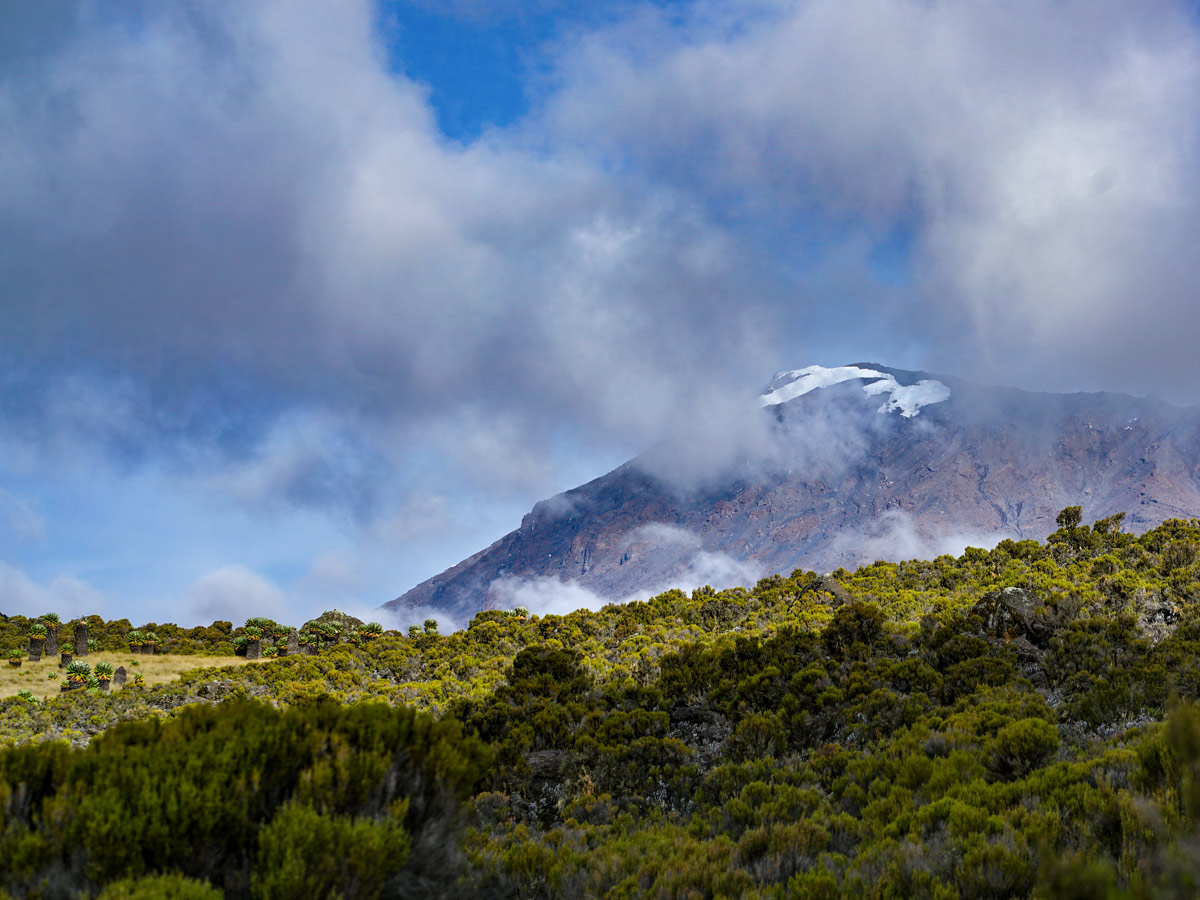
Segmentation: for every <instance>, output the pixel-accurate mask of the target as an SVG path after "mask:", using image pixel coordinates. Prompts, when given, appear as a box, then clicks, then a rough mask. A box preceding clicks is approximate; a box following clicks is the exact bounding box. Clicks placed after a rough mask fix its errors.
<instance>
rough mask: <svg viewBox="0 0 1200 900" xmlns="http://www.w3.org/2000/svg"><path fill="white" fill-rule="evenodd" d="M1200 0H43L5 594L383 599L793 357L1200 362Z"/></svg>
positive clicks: (372, 603) (1199, 393) (9, 133)
mask: <svg viewBox="0 0 1200 900" xmlns="http://www.w3.org/2000/svg"><path fill="white" fill-rule="evenodd" d="M1198 137H1200V34H1198V28H1197V18H1196V15H1195V5H1194V4H1192V3H1183V2H1168V0H1161V2H1159V0H1155V2H1149V3H1146V2H1137V3H1135V2H1111V3H1103V4H1096V3H1090V2H1082V0H1075V2H1064V3H1052V4H1051V3H1044V2H1042V3H1035V2H1018V3H1012V2H1000V0H982V2H974V3H936V4H930V3H926V2H923V0H794V2H792V0H754V2H742V3H737V2H721V0H690V2H689V0H679V2H672V3H660V4H649V3H636V2H628V3H625V2H622V3H606V4H588V5H586V6H584V5H580V4H570V3H565V2H558V0H540V2H523V3H518V2H515V0H446V2H435V0H416V2H404V0H393V2H389V3H386V4H383V5H378V4H376V3H373V2H370V0H343V2H334V0H314V2H312V3H307V4H303V5H296V4H292V3H286V2H283V0H239V2H233V0H216V2H184V0H181V2H177V3H173V4H169V5H168V4H158V3H149V2H138V0H123V2H111V0H110V2H104V3H101V2H98V0H61V2H53V3H44V4H7V5H5V6H4V7H3V9H2V10H0V292H2V293H0V612H5V613H13V612H22V613H40V612H43V611H45V610H48V609H55V610H56V611H59V612H60V613H62V614H68V615H73V614H79V613H87V612H101V613H103V614H105V615H110V616H127V617H129V618H131V619H134V620H136V621H139V622H145V621H157V622H162V621H169V620H174V621H178V622H184V623H191V622H198V621H210V620H211V619H212V618H215V617H222V618H233V619H242V618H245V617H247V616H249V615H252V614H256V613H260V612H261V613H263V614H268V615H275V616H277V617H279V618H283V619H286V620H289V621H299V620H301V619H302V618H305V617H307V616H309V615H312V614H315V613H319V612H320V611H321V610H323V609H326V608H330V607H332V606H338V607H340V608H343V609H352V610H356V611H359V612H369V611H370V610H371V609H373V608H374V607H376V606H377V605H378V604H380V603H383V602H385V601H387V600H389V599H391V598H392V597H394V596H396V595H398V594H400V593H402V592H403V591H405V590H407V589H408V588H409V587H411V586H413V585H414V584H415V583H417V582H418V581H421V580H423V579H425V578H427V577H429V576H430V575H433V574H436V573H437V572H439V571H440V570H442V569H443V568H445V567H447V566H449V565H451V564H453V563H455V562H457V561H459V560H460V559H462V558H464V557H466V556H468V555H469V554H471V553H473V552H475V551H476V550H478V549H480V548H481V547H483V546H485V545H486V544H488V543H490V542H491V541H493V540H495V539H496V538H498V537H499V536H500V535H502V534H503V533H505V532H506V531H508V530H510V529H512V528H514V527H515V526H516V525H517V524H518V523H519V521H520V517H521V516H522V515H523V514H524V513H525V512H527V511H528V510H529V508H530V507H531V506H532V505H533V503H534V502H536V501H537V500H540V499H543V498H545V497H548V496H551V495H553V494H554V493H557V492H559V491H561V490H564V489H567V488H569V487H572V486H574V485H576V484H578V483H580V482H582V481H585V480H588V479H590V478H592V477H596V476H597V475H599V474H602V473H603V472H605V471H607V470H608V469H610V468H612V467H613V466H615V465H618V464H619V463H621V462H623V461H624V460H625V459H627V458H629V457H630V456H632V455H634V454H636V453H638V452H640V451H641V450H642V449H644V448H646V447H649V446H651V445H653V444H654V443H655V442H657V441H659V440H661V439H662V438H663V437H664V436H665V435H672V436H675V437H681V438H682V440H681V445H682V446H686V447H693V448H702V449H703V454H698V455H697V458H696V459H695V460H684V461H683V463H685V465H684V468H686V469H688V470H689V471H691V470H693V469H694V470H696V471H702V470H703V469H704V468H705V467H706V466H708V467H711V466H713V465H719V463H720V461H721V460H722V459H725V458H728V455H729V454H732V453H736V452H737V451H738V449H739V448H740V447H741V446H743V445H744V442H745V441H748V440H752V439H753V435H754V430H755V428H756V427H757V425H756V421H757V420H756V418H755V412H754V409H755V404H754V400H753V398H754V395H755V393H756V391H758V390H759V389H761V388H762V386H763V385H764V384H766V382H768V381H769V380H770V378H771V376H772V375H773V373H774V372H775V371H776V370H777V369H781V368H795V367H800V366H804V365H808V364H812V363H821V364H828V365H837V364H841V363H845V362H851V361H866V360H877V361H880V362H883V363H886V364H889V365H893V366H899V367H910V368H922V369H926V370H930V371H941V372H947V373H952V374H958V375H963V376H967V377H973V378H976V379H978V380H983V381H990V382H997V383H1005V384H1017V385H1020V386H1024V387H1031V388H1037V389H1047V390H1079V389H1087V390H1097V389H1110V390H1124V391H1130V392H1134V393H1157V394H1160V395H1162V396H1164V397H1167V398H1169V399H1171V400H1173V401H1175V402H1179V403H1195V402H1197V401H1200V357H1198V356H1197V355H1196V354H1195V353H1194V349H1193V347H1192V343H1193V339H1192V336H1193V335H1194V334H1195V333H1197V327H1198V326H1200V321H1198V320H1200V306H1198V305H1197V304H1196V303H1195V301H1194V296H1195V292H1194V285H1195V284H1196V283H1197V282H1198V280H1200V279H1198V278H1197V276H1200V271H1198V269H1200V260H1198V258H1197V255H1196V254H1195V252H1194V248H1195V246H1196V244H1197V239H1198V238H1200V190H1198V188H1200V184H1197V180H1198V178H1200V164H1198V163H1200V151H1198Z"/></svg>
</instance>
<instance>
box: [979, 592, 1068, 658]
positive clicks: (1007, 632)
mask: <svg viewBox="0 0 1200 900" xmlns="http://www.w3.org/2000/svg"><path fill="white" fill-rule="evenodd" d="M971 615H972V616H975V617H977V618H979V619H980V620H982V622H983V630H984V631H985V632H987V633H988V634H989V635H991V636H992V637H997V638H1000V639H1002V640H1007V641H1011V640H1016V639H1017V638H1024V639H1025V641H1026V642H1027V643H1028V646H1030V647H1035V648H1044V647H1045V646H1046V644H1047V642H1048V641H1049V639H1050V636H1051V635H1052V634H1053V632H1054V630H1055V629H1054V625H1055V622H1054V619H1055V618H1056V617H1053V616H1051V615H1049V614H1048V612H1047V610H1046V606H1045V604H1044V603H1043V602H1042V601H1041V599H1040V598H1039V597H1037V596H1036V595H1035V594H1034V593H1033V592H1032V591H1028V590H1026V589H1025V588H1019V587H1007V588H1004V589H1003V590H999V591H992V592H991V593H990V594H986V595H985V596H984V598H983V599H982V600H980V601H979V602H978V603H976V604H975V606H973V607H972V608H971Z"/></svg>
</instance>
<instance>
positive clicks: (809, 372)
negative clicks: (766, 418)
mask: <svg viewBox="0 0 1200 900" xmlns="http://www.w3.org/2000/svg"><path fill="white" fill-rule="evenodd" d="M856 379H864V380H866V381H867V383H866V384H864V385H863V386H862V388H863V393H864V394H866V395H867V396H868V397H874V396H875V395H877V394H887V399H886V400H885V401H884V402H883V405H882V406H880V407H879V412H881V413H890V412H895V411H896V410H899V411H900V415H902V416H904V418H906V419H908V418H912V417H913V416H915V415H917V413H919V412H920V411H921V407H922V406H929V405H930V404H932V403H941V402H942V401H943V400H949V399H950V388H948V387H946V385H944V384H942V383H941V382H940V381H934V380H933V379H931V378H927V379H924V380H922V381H918V382H917V383H916V384H901V383H900V382H899V381H897V380H896V377H895V376H894V375H891V374H889V373H887V372H880V371H877V370H875V369H865V368H862V367H861V366H836V367H834V368H826V367H825V366H809V367H808V368H806V369H794V370H792V371H790V372H780V373H779V374H777V375H776V376H775V377H774V378H773V379H772V380H771V384H770V386H769V387H768V388H767V392H766V393H765V394H763V395H762V396H761V397H760V398H759V399H760V401H761V402H762V405H763V406H777V405H778V404H780V403H787V402H788V401H789V400H795V399H796V398H797V397H800V396H803V395H804V394H807V393H808V392H809V391H813V390H816V389H817V388H823V387H829V386H831V385H835V384H841V383H842V382H843V381H853V380H856Z"/></svg>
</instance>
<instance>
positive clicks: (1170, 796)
mask: <svg viewBox="0 0 1200 900" xmlns="http://www.w3.org/2000/svg"><path fill="white" fill-rule="evenodd" d="M1058 524H1059V526H1060V527H1059V530H1058V531H1057V532H1055V534H1053V535H1051V536H1050V538H1049V539H1048V540H1047V541H1046V542H1045V543H1040V542H1036V541H1020V542H1015V541H1004V542H1002V543H1001V544H1000V545H999V546H997V547H996V548H995V549H993V550H991V551H987V550H981V549H976V548H971V549H968V550H967V551H966V552H965V553H964V554H963V555H962V556H960V557H958V558H952V557H949V556H942V557H939V558H937V559H934V560H929V561H907V562H900V563H890V562H878V563H875V564H873V565H870V566H865V567H863V568H860V569H858V570H857V571H854V572H847V571H842V570H839V571H837V572H834V573H830V574H828V575H819V574H817V573H813V572H802V571H797V572H794V573H792V574H791V575H777V576H774V577H771V578H767V579H763V580H762V581H760V582H759V583H758V584H757V585H755V586H754V587H752V588H736V589H732V590H725V591H716V590H713V589H711V588H700V589H697V590H695V591H692V592H691V593H690V594H685V593H684V592H682V591H677V590H675V591H667V592H666V593H663V594H660V595H658V596H656V597H652V598H649V599H648V600H647V601H645V602H640V603H630V604H626V605H611V606H608V607H605V608H604V609H602V610H599V611H595V612H588V611H580V612H576V613H571V614H570V615H565V616H537V615H532V614H530V613H529V611H528V610H525V609H520V610H507V611H501V610H494V611H487V612H481V613H479V614H478V615H476V617H475V618H474V620H473V621H472V622H471V624H470V627H469V628H467V629H464V630H463V631H459V632H455V633H453V634H440V633H439V629H438V627H437V623H436V622H433V621H432V620H431V621H430V622H426V623H425V624H424V625H422V626H415V627H413V628H412V629H410V630H409V631H408V632H406V633H404V634H399V633H396V632H391V631H385V630H384V629H383V628H382V627H381V626H378V625H376V624H374V623H368V624H363V623H358V622H351V621H347V620H346V619H345V618H344V617H343V618H339V617H338V616H335V615H332V614H331V615H329V616H328V617H322V619H323V620H318V621H314V622H312V623H307V624H305V625H304V626H301V627H300V628H299V629H297V632H298V633H297V635H296V641H295V643H294V647H295V648H296V649H295V652H287V644H288V641H287V638H288V635H289V634H290V633H291V629H290V628H287V627H284V626H280V625H278V624H277V623H274V622H271V621H270V620H251V621H249V622H247V623H246V625H244V626H242V627H240V628H233V627H232V626H231V625H230V623H214V625H213V626H211V627H210V628H208V629H192V630H190V631H189V632H185V631H184V630H183V629H175V627H174V626H164V625H149V626H144V627H142V628H140V629H137V630H139V631H141V632H142V633H143V634H145V633H146V632H151V631H153V632H156V633H157V635H158V638H159V642H160V643H159V645H158V649H157V651H156V655H154V656H133V655H131V649H132V648H131V647H130V646H129V645H128V644H127V643H126V641H127V638H128V635H129V633H130V632H131V631H134V630H135V629H133V628H131V627H129V624H128V623H124V625H123V626H120V625H115V624H114V623H108V622H103V621H94V622H89V628H90V633H91V634H92V636H93V638H94V639H96V640H97V641H98V642H100V644H101V646H110V647H111V646H112V645H113V644H116V645H117V646H115V647H112V649H113V650H116V649H120V651H121V653H120V654H117V655H115V656H113V655H110V654H92V655H90V656H89V657H88V660H87V662H88V663H90V671H89V674H88V679H89V680H90V681H95V682H97V684H95V685H92V686H91V687H88V686H86V683H85V686H84V687H83V688H81V689H78V690H73V691H62V690H61V687H60V685H58V684H57V683H54V682H53V680H52V679H53V676H54V675H55V674H58V673H59V672H60V670H59V669H58V664H57V662H51V661H48V660H43V661H41V662H39V663H30V662H28V661H27V660H26V661H24V662H23V664H22V666H21V667H19V668H18V667H15V666H5V667H4V668H3V675H4V676H5V677H6V678H7V679H8V681H6V682H4V686H5V689H6V690H7V686H8V685H9V683H10V682H11V686H12V696H10V697H8V698H7V699H5V700H3V701H0V742H2V743H7V744H9V745H11V746H10V747H9V749H7V750H2V751H0V890H7V891H9V892H10V893H11V894H12V896H15V897H34V896H37V897H64V898H65V897H72V898H74V897H77V896H92V897H96V896H105V897H108V896H113V897H116V896H147V897H150V896H195V897H198V898H199V897H203V898H208V897H219V896H226V897H305V896H313V897H325V896H334V895H336V894H341V895H342V896H345V897H351V896H354V897H386V896H454V895H456V894H458V895H461V896H472V897H474V896H480V897H495V898H509V897H511V898H518V897H519V898H528V897H533V898H537V897H545V898H551V897H568V898H592V897H595V898H614V900H615V898H639V897H654V898H659V897H670V898H721V897H728V898H735V897H738V898H742V897H744V898H751V900H754V898H772V900H776V898H778V900H783V898H789V900H790V898H804V900H818V898H819V900H825V898H836V897H866V898H879V900H885V898H912V897H917V898H931V900H932V898H936V900H968V898H989V900H996V898H1042V900H1051V898H1074V897H1080V898H1082V897H1097V898H1108V900H1133V898H1158V897H1171V898H1173V897H1179V898H1184V897H1189V898H1190V897H1195V896H1198V895H1200V831H1198V830H1197V829H1198V828H1200V707H1198V706H1197V704H1200V521H1197V520H1193V521H1172V522H1167V523H1165V524H1164V525H1163V526H1161V527H1159V528H1157V529H1154V530H1153V531H1150V532H1148V533H1146V534H1145V535H1142V536H1140V537H1135V536H1132V535H1129V534H1126V533H1124V532H1123V531H1122V530H1121V524H1122V523H1121V519H1120V517H1119V516H1114V517H1111V518H1109V519H1105V520H1101V521H1099V522H1095V523H1093V524H1092V525H1090V526H1088V525H1084V524H1083V523H1082V515H1081V511H1080V510H1078V509H1077V508H1070V509H1067V510H1064V511H1063V513H1062V515H1060V517H1059V522H1058ZM31 624H32V623H31V622H29V621H17V620H16V619H10V620H8V622H6V623H4V624H3V625H2V626H0V629H2V630H0V639H2V640H3V641H4V642H5V643H0V650H4V649H10V648H11V649H15V650H20V651H22V653H25V652H27V645H28V641H29V632H30V625H31ZM42 624H45V622H44V620H43V622H42ZM60 629H62V630H63V631H64V633H65V634H67V635H70V634H72V631H71V629H70V628H69V627H68V626H60ZM239 640H240V641H241V643H240V645H238V644H237V642H238V641H239ZM251 643H257V644H258V645H259V650H260V652H261V653H262V656H263V657H264V659H263V661H261V662H258V663H254V664H250V665H245V664H242V665H239V666H231V665H228V664H230V663H239V664H240V663H244V662H245V660H244V658H242V657H237V656H235V655H234V654H235V653H237V652H238V649H239V646H240V648H241V649H242V651H243V652H246V650H245V648H246V647H247V645H249V644H251ZM172 645H174V646H175V647H177V648H179V649H180V651H181V653H182V652H183V651H184V650H185V649H186V650H188V651H203V650H207V651H208V652H209V653H210V654H215V655H214V656H213V657H212V658H213V659H215V660H216V661H218V662H219V663H221V665H219V666H205V667H200V668H196V666H197V665H199V664H202V663H204V662H208V661H209V660H202V658H200V657H189V656H184V655H175V656H171V655H165V656H164V655H163V652H164V648H166V647H168V646H172ZM268 648H270V649H271V651H272V652H268ZM122 654H123V655H122ZM222 654H228V655H224V656H222ZM118 659H120V660H121V662H120V664H121V665H124V666H125V667H126V670H127V672H129V673H130V677H129V680H128V682H127V683H126V685H125V687H124V688H122V689H117V688H116V687H115V686H114V687H113V689H112V690H111V692H105V691H104V690H103V689H101V688H100V687H99V684H98V682H99V676H100V673H101V672H102V671H105V670H103V669H102V668H101V666H102V663H105V662H107V663H109V664H110V665H111V664H112V663H116V662H117V661H118ZM160 660H175V661H179V662H183V661H187V663H188V665H187V668H188V669H189V671H183V672H179V671H177V672H176V677H173V678H172V679H171V680H169V681H163V682H159V683H154V682H153V681H152V678H151V675H152V672H153V666H155V665H157V664H158V663H159V661H160ZM138 663H140V664H138ZM131 666H136V667H135V668H134V667H131ZM27 670H28V672H29V674H25V675H23V674H21V673H24V672H26V671H27ZM135 671H136V672H138V673H139V674H140V673H144V674H145V675H146V678H145V679H144V680H145V682H146V683H145V684H143V685H141V686H137V685H135V684H134V681H135V679H134V678H133V677H132V673H134V672H135ZM61 672H62V674H61V676H60V677H61V679H62V680H67V679H68V677H69V676H68V674H67V670H61ZM47 673H48V674H49V675H50V676H51V677H50V678H47V677H46V676H47ZM48 687H49V688H53V691H50V690H47V688H48ZM18 692H19V693H18ZM398 773H399V774H398ZM430 791H432V792H433V794H432V795H431V794H430V793H429V792H430ZM431 797H432V798H433V799H431ZM137 891H140V892H141V893H134V892H137ZM169 891H177V893H169ZM121 892H124V893H121ZM155 892H157V893H155Z"/></svg>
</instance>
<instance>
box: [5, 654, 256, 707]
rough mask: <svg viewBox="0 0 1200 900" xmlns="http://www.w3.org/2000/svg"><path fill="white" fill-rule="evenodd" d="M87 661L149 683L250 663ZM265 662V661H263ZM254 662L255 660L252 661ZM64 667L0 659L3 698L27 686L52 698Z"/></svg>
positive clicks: (111, 657) (124, 657) (129, 657)
mask: <svg viewBox="0 0 1200 900" xmlns="http://www.w3.org/2000/svg"><path fill="white" fill-rule="evenodd" d="M84 662H86V663H88V664H89V665H91V666H93V667H95V665H96V663H98V662H108V663H112V667H113V668H114V669H116V668H117V667H118V666H124V667H125V674H126V676H127V677H128V679H129V683H132V682H133V676H134V675H135V674H137V673H141V676H142V677H143V678H144V679H145V680H146V684H147V685H152V684H163V683H165V682H168V681H174V680H175V679H176V678H178V677H179V676H180V675H182V674H183V673H184V672H190V671H192V670H193V669H203V668H206V667H208V666H244V665H246V664H247V663H248V662H251V661H249V660H247V659H245V658H244V657H241V656H134V655H133V654H132V653H128V652H126V653H89V654H88V655H87V657H86V658H85V659H84ZM262 662H265V660H262ZM251 664H253V663H251ZM66 678H67V673H66V670H65V669H60V668H59V667H58V657H55V658H54V659H47V658H45V657H43V658H42V659H41V660H40V661H38V662H30V661H29V660H28V659H26V660H25V661H24V662H23V663H21V667H20V668H17V667H15V666H11V665H9V664H8V660H6V659H0V698H2V697H11V696H13V695H14V694H16V693H17V691H22V690H25V689H26V688H28V689H29V690H30V691H32V692H33V695H34V696H35V697H53V696H56V695H57V694H58V692H59V686H60V685H61V684H62V683H63V682H64V681H66Z"/></svg>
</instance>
